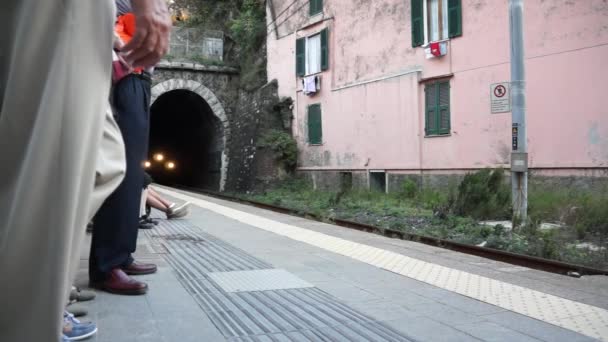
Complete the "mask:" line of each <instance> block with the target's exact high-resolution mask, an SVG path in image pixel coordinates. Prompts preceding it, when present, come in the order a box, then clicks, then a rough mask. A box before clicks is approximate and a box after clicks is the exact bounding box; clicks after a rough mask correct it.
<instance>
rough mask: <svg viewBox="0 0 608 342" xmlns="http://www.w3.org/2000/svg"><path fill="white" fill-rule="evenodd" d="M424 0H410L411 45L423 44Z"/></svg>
mask: <svg viewBox="0 0 608 342" xmlns="http://www.w3.org/2000/svg"><path fill="white" fill-rule="evenodd" d="M423 1H424V0H412V8H411V10H412V46H413V47H416V46H420V45H422V44H424V4H423Z"/></svg>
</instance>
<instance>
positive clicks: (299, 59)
mask: <svg viewBox="0 0 608 342" xmlns="http://www.w3.org/2000/svg"><path fill="white" fill-rule="evenodd" d="M305 73H306V38H300V39H298V40H296V75H298V76H304V74H305Z"/></svg>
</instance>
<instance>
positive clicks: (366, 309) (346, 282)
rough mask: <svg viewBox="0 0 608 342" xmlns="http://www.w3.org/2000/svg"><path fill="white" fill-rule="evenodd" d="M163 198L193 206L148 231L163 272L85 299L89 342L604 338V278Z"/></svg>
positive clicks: (146, 246)
mask: <svg viewBox="0 0 608 342" xmlns="http://www.w3.org/2000/svg"><path fill="white" fill-rule="evenodd" d="M155 189H157V190H158V191H159V192H160V193H162V194H163V195H164V196H167V197H168V198H172V199H173V200H175V201H179V202H183V201H190V202H192V206H191V210H190V215H189V216H188V217H186V218H185V219H181V220H162V219H160V220H159V221H160V223H159V225H158V226H156V228H153V229H150V230H140V234H139V241H138V250H137V252H136V255H135V257H136V259H137V260H139V261H142V262H153V263H156V264H157V265H158V266H159V271H158V273H156V274H153V275H147V276H141V277H138V279H141V280H143V281H146V282H148V286H149V292H148V294H146V295H143V296H133V297H132V296H117V295H111V294H107V293H103V292H98V293H97V294H98V295H97V298H96V299H95V300H94V301H91V302H88V303H83V304H85V305H86V306H87V308H88V309H89V315H88V317H85V320H86V319H88V320H93V321H95V322H96V323H97V324H98V327H99V332H98V334H97V336H95V337H94V338H92V339H91V340H92V341H104V342H110V341H111V342H121V341H153V342H156V341H171V342H173V341H180V342H182V341H260V342H261V341H509V342H511V341H547V342H555V341H568V342H573V341H608V277H605V276H590V277H582V278H570V277H566V276H561V275H556V274H551V273H546V272H542V271H536V270H531V269H528V268H524V267H518V266H513V265H510V264H505V263H501V262H496V261H493V260H488V259H483V258H479V257H476V256H471V255H466V254H462V253H458V252H454V251H450V250H445V249H441V248H436V247H432V246H428V245H423V244H419V243H415V242H411V241H402V240H395V239H390V238H386V237H382V236H377V235H372V234H369V233H364V232H359V231H354V230H350V229H346V228H342V227H337V226H333V225H330V224H325V223H320V222H316V221H310V220H306V219H303V218H299V217H294V216H289V215H284V214H279V213H275V212H271V211H267V210H262V209H259V208H254V207H250V206H246V205H242V204H238V203H233V202H228V201H224V200H219V199H216V198H210V197H207V196H202V195H198V194H193V193H188V192H184V191H177V190H174V189H170V188H164V187H160V186H158V187H155ZM88 238H90V236H89V237H88ZM86 243H87V246H88V244H89V243H90V241H87V242H86ZM87 257H88V248H84V250H83V257H82V259H81V270H80V271H79V274H78V279H77V285H79V286H81V287H84V288H86V283H87V263H88V261H87V259H86V258H87Z"/></svg>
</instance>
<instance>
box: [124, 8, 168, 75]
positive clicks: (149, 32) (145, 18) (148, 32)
mask: <svg viewBox="0 0 608 342" xmlns="http://www.w3.org/2000/svg"><path fill="white" fill-rule="evenodd" d="M131 7H132V9H133V14H134V15H135V35H134V36H133V39H131V41H130V42H129V43H128V44H126V45H125V46H123V47H122V49H121V50H120V51H121V52H122V53H123V56H124V58H125V59H126V61H127V62H128V63H129V64H130V65H132V66H133V67H144V68H146V67H150V66H154V65H155V64H156V63H157V62H158V61H159V60H160V59H161V58H162V57H163V56H164V55H165V53H167V50H168V48H169V36H170V34H171V17H170V15H169V10H168V9H167V3H166V1H165V0H131Z"/></svg>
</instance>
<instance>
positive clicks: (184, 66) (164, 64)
mask: <svg viewBox="0 0 608 342" xmlns="http://www.w3.org/2000/svg"><path fill="white" fill-rule="evenodd" d="M156 68H157V69H165V70H166V69H169V70H171V69H178V70H193V71H207V72H217V73H224V74H238V73H239V69H237V68H234V67H229V66H220V65H206V64H199V63H193V62H170V61H167V60H161V61H160V62H159V63H158V64H157V65H156Z"/></svg>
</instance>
